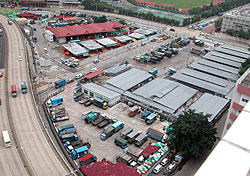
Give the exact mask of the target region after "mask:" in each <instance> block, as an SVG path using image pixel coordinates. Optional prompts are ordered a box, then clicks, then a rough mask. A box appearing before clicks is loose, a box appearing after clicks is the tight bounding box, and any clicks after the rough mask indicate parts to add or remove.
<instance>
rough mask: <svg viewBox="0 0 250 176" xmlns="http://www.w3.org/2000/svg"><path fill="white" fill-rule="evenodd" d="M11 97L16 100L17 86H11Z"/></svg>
mask: <svg viewBox="0 0 250 176" xmlns="http://www.w3.org/2000/svg"><path fill="white" fill-rule="evenodd" d="M11 96H12V97H13V98H15V97H16V96H17V93H16V85H11Z"/></svg>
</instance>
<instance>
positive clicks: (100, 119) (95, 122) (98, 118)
mask: <svg viewBox="0 0 250 176" xmlns="http://www.w3.org/2000/svg"><path fill="white" fill-rule="evenodd" d="M104 119H105V117H104V116H102V115H99V116H98V117H97V119H94V120H93V121H92V125H94V126H96V125H98V124H99V123H101V122H102V121H103V120H104Z"/></svg>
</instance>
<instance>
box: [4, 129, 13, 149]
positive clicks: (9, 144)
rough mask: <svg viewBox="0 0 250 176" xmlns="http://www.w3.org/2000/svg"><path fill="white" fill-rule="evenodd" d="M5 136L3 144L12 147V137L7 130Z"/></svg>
mask: <svg viewBox="0 0 250 176" xmlns="http://www.w3.org/2000/svg"><path fill="white" fill-rule="evenodd" d="M2 134H3V142H4V146H5V147H11V142H10V136H9V133H8V131H7V130H5V131H2Z"/></svg>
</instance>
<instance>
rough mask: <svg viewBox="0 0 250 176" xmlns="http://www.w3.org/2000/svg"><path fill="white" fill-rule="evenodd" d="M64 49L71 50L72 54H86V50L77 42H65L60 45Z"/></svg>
mask: <svg viewBox="0 0 250 176" xmlns="http://www.w3.org/2000/svg"><path fill="white" fill-rule="evenodd" d="M62 46H63V47H64V48H65V49H66V50H68V51H69V52H71V53H72V54H73V55H74V56H81V55H84V56H88V55H89V54H88V50H87V49H86V48H84V47H82V46H80V45H78V44H77V43H67V44H64V45H62Z"/></svg>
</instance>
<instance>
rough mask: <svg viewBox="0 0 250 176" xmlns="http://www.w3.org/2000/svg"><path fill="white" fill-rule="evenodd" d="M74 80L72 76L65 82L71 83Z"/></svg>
mask: <svg viewBox="0 0 250 176" xmlns="http://www.w3.org/2000/svg"><path fill="white" fill-rule="evenodd" d="M74 81H75V79H74V78H70V79H68V80H67V81H66V82H67V84H69V83H72V82H74Z"/></svg>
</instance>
